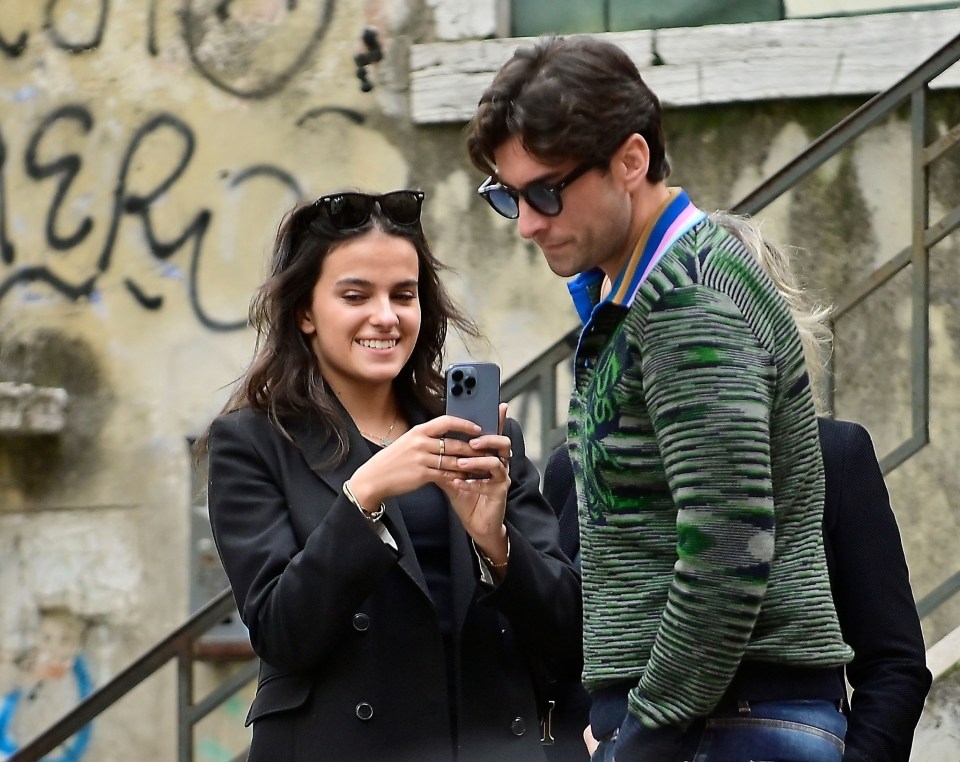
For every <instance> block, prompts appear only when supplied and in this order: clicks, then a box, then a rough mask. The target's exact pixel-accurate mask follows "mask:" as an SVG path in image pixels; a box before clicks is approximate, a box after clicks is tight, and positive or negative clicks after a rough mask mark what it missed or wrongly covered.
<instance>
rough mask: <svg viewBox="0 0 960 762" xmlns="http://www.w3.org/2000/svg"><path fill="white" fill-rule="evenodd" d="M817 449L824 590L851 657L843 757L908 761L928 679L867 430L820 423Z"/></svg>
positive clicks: (895, 533)
mask: <svg viewBox="0 0 960 762" xmlns="http://www.w3.org/2000/svg"><path fill="white" fill-rule="evenodd" d="M820 446H821V448H822V450H823V463H824V470H825V474H826V500H825V503H824V510H823V538H824V549H825V551H826V554H827V566H828V568H829V569H830V588H831V590H832V591H833V599H834V603H835V604H836V607H837V616H838V617H839V619H840V628H841V630H842V631H843V639H844V640H845V641H846V642H847V643H848V644H849V645H850V646H852V647H853V650H854V657H853V661H852V662H850V664H848V665H847V680H848V681H849V682H850V685H851V687H852V688H853V695H852V697H851V702H850V703H851V711H850V713H849V716H848V723H849V724H848V726H847V737H846V746H847V750H846V752H845V753H844V755H843V758H844V760H851V762H852V761H855V762H861V761H862V762H866V761H867V760H869V761H870V762H907V760H908V759H909V757H910V747H911V745H912V744H913V732H914V730H915V728H916V726H917V722H918V721H919V720H920V713H921V712H922V711H923V701H924V699H925V698H926V696H927V691H929V690H930V682H931V679H932V678H931V675H930V671H929V670H928V669H927V667H926V650H925V648H924V645H923V633H922V632H921V630H920V618H919V617H918V616H917V608H916V605H915V603H914V598H913V591H912V590H911V589H910V576H909V572H908V571H907V562H906V559H905V557H904V554H903V545H902V543H901V540H900V530H899V529H898V528H897V520H896V518H895V517H894V515H893V511H892V510H891V508H890V495H889V494H888V493H887V487H886V484H885V483H884V480H883V473H882V472H881V470H880V463H879V462H878V461H877V455H876V452H875V451H874V449H873V442H872V441H871V439H870V434H869V433H867V430H866V429H865V428H864V427H863V426H860V425H859V424H856V423H850V422H848V421H832V420H827V419H822V418H821V419H820Z"/></svg>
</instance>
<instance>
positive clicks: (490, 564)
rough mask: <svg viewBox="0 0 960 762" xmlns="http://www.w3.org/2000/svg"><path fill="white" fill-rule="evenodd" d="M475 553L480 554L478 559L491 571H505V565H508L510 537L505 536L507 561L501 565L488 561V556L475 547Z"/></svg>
mask: <svg viewBox="0 0 960 762" xmlns="http://www.w3.org/2000/svg"><path fill="white" fill-rule="evenodd" d="M477 552H478V553H479V554H480V557H481V558H482V559H483V560H484V561H485V562H486V564H487V566H489V567H490V568H491V569H506V568H507V564H509V563H510V535H507V560H506V561H504V562H503V563H502V564H495V563H494V562H493V561H491V560H490V556H488V555H487V554H486V553H484V552H483V551H482V550H480V548H479V547H477Z"/></svg>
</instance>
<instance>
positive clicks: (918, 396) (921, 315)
mask: <svg viewBox="0 0 960 762" xmlns="http://www.w3.org/2000/svg"><path fill="white" fill-rule="evenodd" d="M928 89H929V88H928V85H926V84H924V85H922V86H921V87H919V88H917V89H916V90H915V91H914V92H913V94H912V95H911V103H910V105H911V116H912V119H911V151H910V154H911V175H912V179H911V196H912V203H911V217H912V218H913V227H912V239H911V244H912V249H913V251H912V257H911V263H912V265H913V267H912V270H913V294H912V296H913V299H912V301H913V305H912V307H913V316H912V325H911V345H912V346H911V350H910V351H911V357H912V363H911V364H912V366H913V367H912V373H911V376H912V378H911V386H912V390H911V412H912V417H913V439H914V446H915V448H916V449H919V448H921V447H923V446H924V445H926V444H927V443H928V442H929V441H930V252H929V249H928V248H927V243H926V236H927V228H928V227H929V225H930V168H929V165H928V163H927V160H926V157H925V149H926V145H927V137H928V134H929V130H930V127H929V113H928V108H927V93H928Z"/></svg>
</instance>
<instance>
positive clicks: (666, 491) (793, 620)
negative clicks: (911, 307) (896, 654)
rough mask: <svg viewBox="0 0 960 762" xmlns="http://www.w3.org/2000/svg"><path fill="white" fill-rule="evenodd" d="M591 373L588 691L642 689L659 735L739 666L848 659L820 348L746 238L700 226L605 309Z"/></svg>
mask: <svg viewBox="0 0 960 762" xmlns="http://www.w3.org/2000/svg"><path fill="white" fill-rule="evenodd" d="M575 368H576V370H575V376H576V378H575V385H574V386H575V388H574V392H573V395H572V398H571V404H570V424H569V445H570V453H571V458H572V460H573V464H574V472H575V474H576V482H577V498H578V502H579V513H580V533H581V552H582V558H583V597H584V620H585V621H584V682H585V684H586V685H587V687H588V688H590V689H595V688H600V687H604V686H606V685H610V684H612V683H616V682H621V681H624V680H630V681H636V682H637V686H636V687H635V688H634V689H633V690H632V691H631V693H630V696H629V707H630V711H631V712H632V713H633V714H635V715H636V716H637V717H638V719H639V720H640V721H641V722H642V723H643V724H644V725H645V726H647V727H658V726H664V725H681V726H682V725H685V724H686V723H687V722H688V721H689V720H691V719H692V718H694V717H696V716H699V715H703V714H707V713H709V711H710V710H711V709H712V708H713V706H714V705H715V704H716V702H717V701H718V700H719V698H720V696H721V695H722V694H723V692H724V690H725V689H726V687H727V686H728V685H729V683H730V681H731V679H732V678H733V675H734V673H735V672H736V669H737V666H738V664H739V663H740V661H741V659H742V658H747V659H751V660H759V661H772V662H778V663H782V664H789V665H808V666H815V667H832V666H839V665H841V664H844V663H846V662H847V661H849V658H850V657H851V651H850V649H849V648H848V647H847V646H846V645H845V644H844V642H843V640H842V638H841V635H840V627H839V625H838V622H837V617H836V613H835V610H834V606H833V602H832V599H831V596H830V587H829V580H828V577H827V568H826V562H825V558H824V554H823V540H822V533H821V520H822V513H823V489H824V486H823V463H822V459H821V454H820V447H819V442H818V438H817V424H816V418H815V413H814V408H813V402H812V398H811V394H810V389H809V383H808V379H807V375H806V372H805V367H804V358H803V351H802V348H801V345H800V340H799V336H798V334H797V331H796V327H795V324H794V322H793V319H792V317H791V314H790V312H789V309H788V307H787V305H786V303H785V302H784V301H783V299H782V298H781V296H780V294H779V293H778V291H777V289H776V287H775V285H774V284H773V282H772V281H771V280H770V279H769V277H767V275H766V273H765V272H764V271H763V270H762V269H761V267H760V265H759V264H758V263H757V262H756V260H755V259H754V258H753V257H752V256H751V254H750V253H749V252H748V251H747V250H746V249H745V248H744V246H743V244H742V243H741V242H740V241H739V240H737V239H736V238H734V237H733V236H731V235H730V234H729V233H727V232H726V231H725V230H723V229H722V228H720V227H718V226H717V225H715V224H714V223H713V222H711V221H710V220H704V221H702V222H699V223H698V224H697V225H696V226H695V227H693V228H692V229H691V230H689V231H688V232H687V233H686V234H684V235H683V236H682V237H681V238H680V239H678V240H677V241H676V242H675V243H674V245H673V246H672V247H671V248H670V249H669V250H668V251H667V252H666V253H665V255H664V256H663V258H662V259H661V260H660V261H659V262H658V263H657V264H656V266H655V267H654V269H653V270H652V271H651V273H650V275H649V277H648V278H647V280H646V281H645V282H644V283H643V285H642V286H641V287H640V288H639V289H638V291H637V292H636V296H635V299H634V301H633V303H632V305H631V306H630V307H625V306H622V305H618V304H613V303H610V302H609V301H608V302H604V303H603V304H602V305H601V306H600V307H599V308H598V309H597V310H596V311H595V312H594V314H593V317H592V318H591V320H590V321H589V323H588V324H587V326H586V327H585V329H584V332H583V335H582V336H581V340H580V346H579V348H578V350H577V358H576V366H575Z"/></svg>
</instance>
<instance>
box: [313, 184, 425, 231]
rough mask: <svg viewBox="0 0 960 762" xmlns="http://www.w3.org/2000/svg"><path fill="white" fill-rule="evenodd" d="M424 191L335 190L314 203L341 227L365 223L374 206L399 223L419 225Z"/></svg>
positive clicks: (335, 225)
mask: <svg viewBox="0 0 960 762" xmlns="http://www.w3.org/2000/svg"><path fill="white" fill-rule="evenodd" d="M423 196H424V194H423V191H415V190H398V191H391V192H390V193H380V194H370V193H353V192H351V193H332V194H330V195H329V196H321V197H320V198H318V199H317V200H316V201H314V202H313V205H314V206H315V207H317V208H319V209H323V210H324V211H325V212H326V213H327V217H328V218H329V220H330V224H331V225H333V226H334V227H335V228H337V229H338V230H350V229H351V228H358V227H360V226H361V225H364V224H365V223H366V222H367V220H369V219H370V215H371V214H372V213H373V206H374V204H376V205H377V206H379V207H380V212H381V214H383V216H384V217H386V218H387V219H388V220H390V221H391V222H392V223H394V224H395V225H416V224H418V223H419V222H420V209H421V207H422V206H423Z"/></svg>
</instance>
